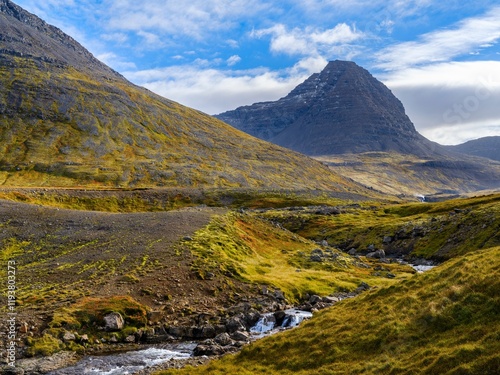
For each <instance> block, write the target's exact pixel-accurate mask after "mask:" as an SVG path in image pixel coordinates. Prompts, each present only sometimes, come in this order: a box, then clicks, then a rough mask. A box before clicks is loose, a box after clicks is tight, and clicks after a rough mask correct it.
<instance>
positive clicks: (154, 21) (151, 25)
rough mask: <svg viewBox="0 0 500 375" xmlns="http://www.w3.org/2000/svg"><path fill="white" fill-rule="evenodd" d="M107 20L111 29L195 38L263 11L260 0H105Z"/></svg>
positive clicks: (202, 37) (235, 24)
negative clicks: (186, 0)
mask: <svg viewBox="0 0 500 375" xmlns="http://www.w3.org/2000/svg"><path fill="white" fill-rule="evenodd" d="M106 5H107V6H106V8H105V9H107V11H106V12H107V18H108V20H107V24H108V27H109V28H110V29H114V30H132V31H135V32H137V31H151V30H155V32H157V33H160V34H163V35H168V36H169V37H175V36H188V37H191V38H195V39H198V40H203V39H205V38H207V37H209V32H211V31H216V30H229V29H231V28H233V27H236V26H237V25H238V22H237V21H238V20H239V19H241V18H243V17H250V16H251V15H255V14H258V13H259V12H264V11H266V10H267V9H268V8H269V6H268V5H266V4H265V3H264V2H261V1H259V0H211V1H205V0H191V1H189V2H182V1H177V0H165V1H157V0H142V1H140V2H138V1H136V0H107V1H106Z"/></svg>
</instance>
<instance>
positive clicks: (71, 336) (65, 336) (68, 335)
mask: <svg viewBox="0 0 500 375" xmlns="http://www.w3.org/2000/svg"><path fill="white" fill-rule="evenodd" d="M62 340H63V341H64V342H69V341H75V340H76V336H75V335H74V334H73V333H71V332H69V331H64V334H63V337H62Z"/></svg>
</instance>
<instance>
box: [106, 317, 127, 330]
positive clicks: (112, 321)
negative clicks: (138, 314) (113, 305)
mask: <svg viewBox="0 0 500 375" xmlns="http://www.w3.org/2000/svg"><path fill="white" fill-rule="evenodd" d="M124 324H125V321H124V320H123V317H122V315H121V314H120V313H118V312H112V313H109V314H108V315H106V316H105V317H104V329H105V330H106V331H108V332H112V331H120V330H122V329H123V325H124Z"/></svg>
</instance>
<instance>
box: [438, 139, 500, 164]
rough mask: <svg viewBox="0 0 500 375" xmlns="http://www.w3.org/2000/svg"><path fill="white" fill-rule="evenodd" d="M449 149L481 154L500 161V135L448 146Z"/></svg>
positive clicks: (463, 152)
mask: <svg viewBox="0 0 500 375" xmlns="http://www.w3.org/2000/svg"><path fill="white" fill-rule="evenodd" d="M446 147H447V148H448V149H449V150H451V151H455V152H460V153H462V154H468V155H474V156H481V157H483V158H488V159H493V160H498V161H500V136H496V137H484V138H479V139H475V140H472V141H468V142H465V143H462V144H461V145H457V146H446Z"/></svg>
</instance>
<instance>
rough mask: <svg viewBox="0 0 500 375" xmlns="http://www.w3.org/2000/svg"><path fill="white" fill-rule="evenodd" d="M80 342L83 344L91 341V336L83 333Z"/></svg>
mask: <svg viewBox="0 0 500 375" xmlns="http://www.w3.org/2000/svg"><path fill="white" fill-rule="evenodd" d="M80 342H81V343H82V344H85V343H87V342H89V336H88V335H81V336H80Z"/></svg>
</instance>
